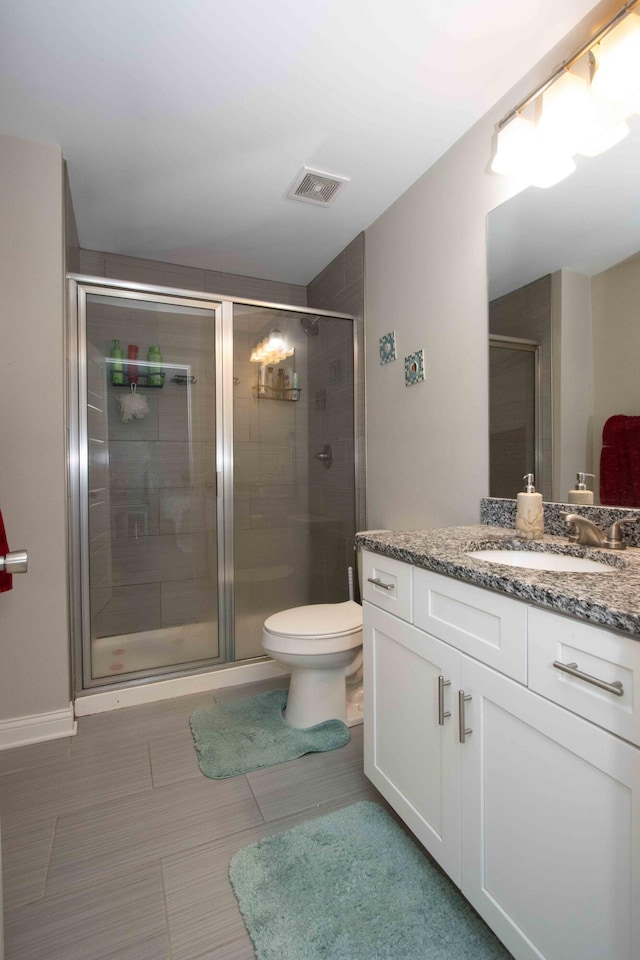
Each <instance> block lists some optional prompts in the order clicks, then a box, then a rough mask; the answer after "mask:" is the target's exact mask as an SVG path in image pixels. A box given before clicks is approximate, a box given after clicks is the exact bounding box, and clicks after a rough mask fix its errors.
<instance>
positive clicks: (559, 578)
mask: <svg viewBox="0 0 640 960" xmlns="http://www.w3.org/2000/svg"><path fill="white" fill-rule="evenodd" d="M356 543H357V544H358V546H361V547H364V548H365V549H367V550H373V551H374V552H376V553H381V554H384V556H387V557H393V558H394V559H396V560H404V561H405V562H406V563H411V564H413V565H414V566H416V567H424V569H426V570H433V571H434V572H435V573H442V574H445V575H447V576H450V577H455V578H456V579H458V580H464V581H466V582H467V583H474V584H476V585H477V586H479V587H487V588H488V589H490V590H497V591H498V592H500V593H508V594H510V595H511V596H513V597H517V598H518V599H520V600H526V601H528V602H529V603H535V604H538V605H540V606H543V607H548V608H549V609H551V610H556V611H557V612H558V613H564V614H568V615H569V616H573V617H578V618H579V619H581V620H588V621H589V622H590V623H596V624H599V625H600V626H603V627H607V628H609V629H611V630H621V631H623V632H624V633H627V634H631V635H632V636H634V637H636V638H637V639H640V548H638V547H629V548H627V549H626V550H620V551H615V550H608V549H604V548H601V547H584V546H578V545H575V544H569V543H568V542H567V539H566V537H555V536H549V535H545V536H544V537H543V538H542V540H522V539H519V538H517V537H516V536H515V531H514V530H513V529H506V528H501V527H495V526H485V525H483V524H477V525H474V526H468V527H445V528H443V529H440V530H415V531H413V530H412V531H407V532H396V531H393V530H368V531H364V532H362V533H358V534H356ZM491 547H493V548H494V549H495V548H500V549H513V550H536V551H538V550H539V551H543V552H551V553H565V554H566V553H568V554H570V555H572V556H576V557H589V558H590V559H593V560H598V561H599V562H601V563H607V564H610V565H612V566H613V567H614V568H615V572H613V573H611V574H609V573H566V572H564V571H562V572H558V571H543V570H530V569H525V568H523V567H511V566H506V565H504V564H497V563H488V562H486V561H483V560H477V559H474V558H473V557H468V556H466V554H467V552H469V551H472V550H486V549H488V548H491Z"/></svg>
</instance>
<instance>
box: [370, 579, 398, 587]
mask: <svg viewBox="0 0 640 960" xmlns="http://www.w3.org/2000/svg"><path fill="white" fill-rule="evenodd" d="M367 580H368V581H369V583H375V585H376V587H382V589H383V590H393V588H394V587H395V583H385V582H384V580H380V578H379V577H367Z"/></svg>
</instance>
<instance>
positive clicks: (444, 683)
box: [438, 676, 451, 727]
mask: <svg viewBox="0 0 640 960" xmlns="http://www.w3.org/2000/svg"><path fill="white" fill-rule="evenodd" d="M450 686H451V680H445V678H444V677H442V676H440V677H438V723H439V725H440V726H441V727H444V721H445V720H446V719H447V717H450V716H451V710H445V708H444V688H445V687H450Z"/></svg>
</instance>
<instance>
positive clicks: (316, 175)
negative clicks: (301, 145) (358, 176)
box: [287, 167, 349, 207]
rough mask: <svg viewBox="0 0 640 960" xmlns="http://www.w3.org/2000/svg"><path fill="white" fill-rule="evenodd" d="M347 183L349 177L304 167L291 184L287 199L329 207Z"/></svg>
mask: <svg viewBox="0 0 640 960" xmlns="http://www.w3.org/2000/svg"><path fill="white" fill-rule="evenodd" d="M345 183H349V178H348V177H338V176H336V175H335V174H334V173H323V172H322V171H321V170H312V169H311V168H310V167H303V168H302V170H301V171H300V173H299V174H298V176H297V177H296V178H295V180H294V181H293V183H292V184H291V187H290V188H289V191H288V193H287V197H289V198H290V199H291V200H302V202H303V203H316V204H318V205H319V206H321V207H327V206H328V205H329V204H330V203H331V202H332V200H333V199H334V197H335V196H336V194H337V193H338V191H339V190H341V189H342V187H343V186H344V185H345Z"/></svg>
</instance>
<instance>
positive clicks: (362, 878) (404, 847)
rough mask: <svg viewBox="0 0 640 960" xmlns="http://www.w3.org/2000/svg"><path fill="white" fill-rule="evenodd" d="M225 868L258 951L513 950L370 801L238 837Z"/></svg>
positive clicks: (489, 958) (291, 958) (471, 953)
mask: <svg viewBox="0 0 640 960" xmlns="http://www.w3.org/2000/svg"><path fill="white" fill-rule="evenodd" d="M229 877H230V879H231V883H232V885H233V889H234V891H235V894H236V897H237V898H238V902H239V904H240V910H241V911H242V915H243V917H244V921H245V925H246V927H247V930H248V931H249V935H250V936H251V939H252V941H253V945H254V947H255V950H256V955H257V957H258V960H509V958H511V954H509V953H508V952H507V950H506V949H505V948H504V947H503V946H502V944H501V943H500V942H499V941H498V940H497V939H496V937H495V936H494V934H493V933H492V932H491V930H489V928H488V927H487V926H486V925H485V923H484V922H483V921H482V920H481V919H480V918H479V917H478V915H477V914H476V913H475V912H474V910H473V909H472V908H471V907H470V905H469V904H468V903H467V901H466V900H465V899H464V897H463V896H462V895H461V894H460V893H459V891H458V890H457V889H456V887H454V885H453V884H452V883H451V881H449V880H448V879H447V878H446V877H445V876H444V875H443V874H441V873H440V871H439V870H438V869H436V867H434V866H433V865H432V864H431V863H430V861H429V860H428V859H427V857H426V856H425V855H424V854H423V853H422V851H421V850H420V849H419V848H418V847H417V846H416V844H415V843H414V842H413V841H412V840H411V839H410V838H409V837H408V836H407V835H406V834H405V833H404V831H403V830H402V829H401V828H400V827H399V826H398V824H397V823H396V822H395V821H394V820H393V819H392V818H391V817H390V816H389V815H388V814H387V813H386V811H385V810H383V809H382V807H379V806H378V805H377V804H375V803H370V802H368V801H363V802H361V803H355V804H353V805H352V806H350V807H346V808H345V809H343V810H339V811H338V812H337V813H330V814H329V815H328V816H325V817H320V818H319V819H317V820H308V821H306V822H305V823H301V824H299V825H298V826H297V827H294V828H293V829H292V830H287V831H285V832H284V833H278V834H276V835H275V836H272V837H267V838H266V839H264V840H260V841H258V843H252V844H251V845H250V846H248V847H244V848H243V849H242V850H239V851H238V852H237V853H236V854H235V855H234V857H233V858H232V860H231V864H230V867H229Z"/></svg>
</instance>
